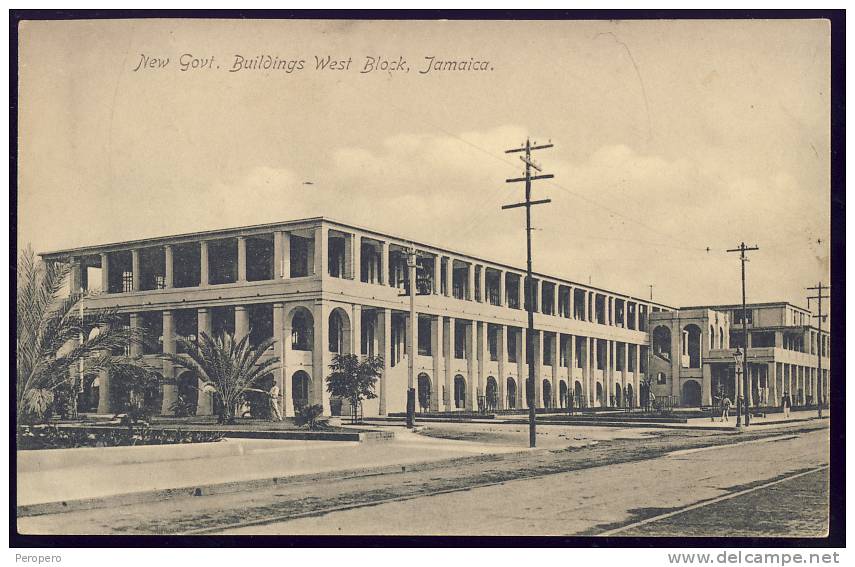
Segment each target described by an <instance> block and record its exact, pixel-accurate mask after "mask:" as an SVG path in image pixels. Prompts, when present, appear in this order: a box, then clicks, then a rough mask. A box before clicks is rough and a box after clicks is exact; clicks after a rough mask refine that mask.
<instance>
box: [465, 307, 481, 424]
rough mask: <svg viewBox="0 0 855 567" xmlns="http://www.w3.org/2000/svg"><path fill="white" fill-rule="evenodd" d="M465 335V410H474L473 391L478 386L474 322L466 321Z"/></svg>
mask: <svg viewBox="0 0 855 567" xmlns="http://www.w3.org/2000/svg"><path fill="white" fill-rule="evenodd" d="M465 329H466V330H465V331H464V332H465V333H466V347H465V348H466V382H467V384H466V409H467V410H469V411H472V410H473V409H475V391H476V386H477V384H478V367H477V364H476V363H477V360H476V359H475V321H468V322H467V323H466V326H465Z"/></svg>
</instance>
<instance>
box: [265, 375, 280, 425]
mask: <svg viewBox="0 0 855 567" xmlns="http://www.w3.org/2000/svg"><path fill="white" fill-rule="evenodd" d="M267 394H268V395H269V396H270V415H271V417H273V419H274V420H276V421H282V412H281V411H280V410H279V386H277V385H276V384H275V383H274V384H273V387H272V388H270V391H269V392H267Z"/></svg>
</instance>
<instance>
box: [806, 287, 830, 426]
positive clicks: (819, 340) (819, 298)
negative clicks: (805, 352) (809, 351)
mask: <svg viewBox="0 0 855 567" xmlns="http://www.w3.org/2000/svg"><path fill="white" fill-rule="evenodd" d="M807 289H808V290H814V291H816V295H815V296H808V298H807V300H808V308H810V300H811V299H816V300H817V303H818V304H819V313H818V314H817V315H811V317H815V318H816V319H817V324H818V325H819V332H818V333H817V335H816V412H817V417H819V418H820V419H822V321H823V320H824V319H825V316H824V315H823V314H822V300H823V299H828V298H829V297H830V296H828V295H822V290H830V289H831V286H830V285H826V286H824V285H822V282H819V283H818V284H816V286H815V287H809V288H807Z"/></svg>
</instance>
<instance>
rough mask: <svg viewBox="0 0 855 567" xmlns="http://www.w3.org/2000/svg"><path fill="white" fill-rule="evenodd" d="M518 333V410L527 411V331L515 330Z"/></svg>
mask: <svg viewBox="0 0 855 567" xmlns="http://www.w3.org/2000/svg"><path fill="white" fill-rule="evenodd" d="M513 332H515V333H517V400H516V401H517V408H518V409H525V408H526V407H527V405H528V404H526V403H523V402H524V401H525V399H526V398H525V383H526V380H528V364H526V358H525V357H526V354H525V333H526V331H525V329H523V328H518V329H514V331H513Z"/></svg>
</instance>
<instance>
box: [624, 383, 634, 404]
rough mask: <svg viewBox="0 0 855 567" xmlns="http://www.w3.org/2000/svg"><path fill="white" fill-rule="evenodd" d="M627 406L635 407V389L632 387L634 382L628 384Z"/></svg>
mask: <svg viewBox="0 0 855 567" xmlns="http://www.w3.org/2000/svg"><path fill="white" fill-rule="evenodd" d="M626 407H628V408H632V407H635V390H633V389H632V384H627V385H626Z"/></svg>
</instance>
